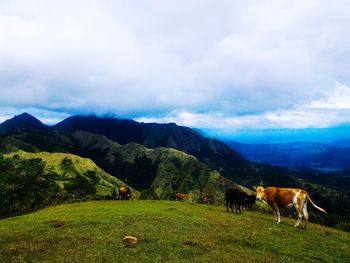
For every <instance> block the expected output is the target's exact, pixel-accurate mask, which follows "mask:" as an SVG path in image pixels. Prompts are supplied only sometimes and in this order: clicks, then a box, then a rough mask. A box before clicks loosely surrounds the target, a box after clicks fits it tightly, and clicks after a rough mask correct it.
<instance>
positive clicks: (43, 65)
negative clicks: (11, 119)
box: [0, 0, 350, 130]
mask: <svg viewBox="0 0 350 263" xmlns="http://www.w3.org/2000/svg"><path fill="white" fill-rule="evenodd" d="M346 6H347V1H345V0H344V1H337V0H336V1H332V2H330V1H325V0H324V1H322V0H321V1H316V0H310V1H277V0H274V1H244V2H242V1H220V2H215V1H191V0H187V1H173V2H171V3H170V2H169V1H150V0H149V1H136V0H135V1H89V0H85V1H79V0H78V1H64V0H63V1H55V2H53V1H39V0H26V1H17V0H11V1H1V2H0V36H1V41H0V92H1V96H0V110H1V112H2V115H3V117H2V118H4V116H5V115H6V116H7V115H11V114H12V113H19V112H20V111H23V110H24V109H32V110H33V111H36V112H38V113H39V115H42V116H44V117H45V116H46V118H47V119H48V120H49V119H50V120H51V122H53V120H56V119H59V118H62V117H63V116H66V115H69V114H77V113H91V112H96V113H99V114H104V113H107V112H113V113H115V114H117V115H119V116H122V117H133V118H137V119H141V120H145V121H146V120H154V121H167V120H170V121H174V122H178V123H180V124H184V125H189V126H192V127H199V128H206V127H207V126H210V127H209V128H221V129H225V130H230V129H251V128H255V129H259V128H305V127H306V128H307V127H328V126H330V125H336V124H339V123H347V122H349V121H350V117H349V116H350V115H349V108H350V107H349V101H350V100H346V98H349V94H350V92H349V85H350V75H349V72H350V60H349V54H350V41H349V35H350V28H349V26H348V25H349V24H350V9H349V8H346ZM57 113H59V114H57Z"/></svg>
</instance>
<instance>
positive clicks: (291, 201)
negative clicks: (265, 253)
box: [256, 186, 327, 228]
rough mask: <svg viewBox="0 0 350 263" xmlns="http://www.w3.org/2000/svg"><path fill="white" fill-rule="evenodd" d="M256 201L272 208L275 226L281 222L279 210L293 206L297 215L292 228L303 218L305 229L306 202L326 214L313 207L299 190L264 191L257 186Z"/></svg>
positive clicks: (274, 189)
mask: <svg viewBox="0 0 350 263" xmlns="http://www.w3.org/2000/svg"><path fill="white" fill-rule="evenodd" d="M256 199H257V200H259V201H263V202H267V203H268V204H269V205H270V206H271V207H272V208H273V211H274V214H275V219H276V222H277V224H279V223H280V222H281V216H280V212H279V208H283V207H292V206H294V207H295V209H296V211H297V215H298V219H297V222H296V223H295V225H294V226H295V227H298V226H299V224H300V221H301V219H302V218H303V216H304V220H305V225H304V228H306V226H307V223H308V220H309V214H308V212H307V201H309V202H310V203H311V204H312V205H313V206H314V207H315V208H316V209H318V210H320V211H322V212H323V213H325V214H327V212H326V210H324V209H322V208H321V207H318V206H317V205H315V204H314V202H312V200H311V198H310V196H309V195H308V194H307V193H306V192H305V191H304V190H301V189H292V188H277V187H267V188H265V189H264V188H263V187H262V186H259V187H257V188H256Z"/></svg>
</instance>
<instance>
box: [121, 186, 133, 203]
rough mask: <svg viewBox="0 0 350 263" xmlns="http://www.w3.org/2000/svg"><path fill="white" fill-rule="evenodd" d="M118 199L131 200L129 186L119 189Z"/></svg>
mask: <svg viewBox="0 0 350 263" xmlns="http://www.w3.org/2000/svg"><path fill="white" fill-rule="evenodd" d="M118 199H120V200H130V199H131V190H130V188H129V187H127V186H121V187H119V195H118Z"/></svg>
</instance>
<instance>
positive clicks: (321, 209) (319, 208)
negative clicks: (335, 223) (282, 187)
mask: <svg viewBox="0 0 350 263" xmlns="http://www.w3.org/2000/svg"><path fill="white" fill-rule="evenodd" d="M305 194H306V197H307V200H309V202H310V203H311V204H312V205H313V207H315V208H316V209H318V210H320V211H321V212H323V213H325V214H327V211H326V210H324V209H323V208H321V207H318V206H317V205H315V203H314V202H312V200H311V197H310V196H309V194H308V193H306V192H305Z"/></svg>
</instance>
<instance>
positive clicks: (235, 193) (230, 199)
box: [224, 188, 248, 214]
mask: <svg viewBox="0 0 350 263" xmlns="http://www.w3.org/2000/svg"><path fill="white" fill-rule="evenodd" d="M247 197H248V195H247V194H246V193H245V192H243V191H241V190H239V189H238V188H229V189H227V190H226V191H225V199H224V202H225V201H226V210H227V212H228V211H229V208H231V211H232V213H233V206H235V209H236V214H237V213H238V211H239V213H240V214H241V213H242V210H241V207H242V206H243V205H244V200H245V199H246V198H247Z"/></svg>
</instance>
